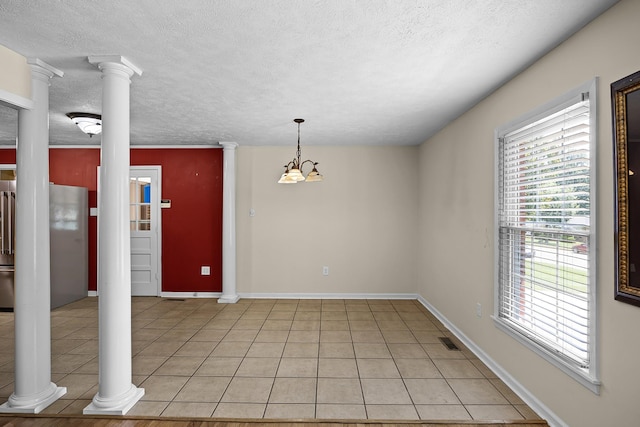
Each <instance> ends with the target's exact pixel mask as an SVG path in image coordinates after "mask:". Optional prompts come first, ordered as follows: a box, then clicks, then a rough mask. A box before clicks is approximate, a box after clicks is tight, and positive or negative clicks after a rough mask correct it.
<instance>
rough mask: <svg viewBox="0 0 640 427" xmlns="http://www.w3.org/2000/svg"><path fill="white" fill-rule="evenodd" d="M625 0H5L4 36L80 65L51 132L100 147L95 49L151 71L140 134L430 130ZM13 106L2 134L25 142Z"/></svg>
mask: <svg viewBox="0 0 640 427" xmlns="http://www.w3.org/2000/svg"><path fill="white" fill-rule="evenodd" d="M615 2H616V0H512V1H505V0H358V1H355V0H316V1H311V0H217V1H213V0H184V1H175V0H135V1H131V0H99V1H94V0H55V1H54V0H49V1H42V0H0V44H2V45H5V46H6V47H8V48H9V49H12V50H14V51H16V52H18V53H19V54H22V55H24V56H26V57H37V58H40V59H42V60H43V61H45V62H47V63H49V64H51V65H52V66H54V67H56V68H58V69H60V70H62V71H64V73H65V75H64V77H63V78H55V79H53V80H52V82H51V89H50V90H51V92H50V94H51V95H50V109H51V114H50V142H51V144H65V145H67V144H99V137H94V138H92V139H89V138H88V137H87V136H86V135H84V134H82V133H81V132H80V130H79V129H78V128H77V127H76V126H75V125H74V124H73V123H72V122H71V121H70V120H69V119H68V118H67V117H66V116H65V114H66V113H68V112H71V111H83V112H90V113H98V114H99V113H100V112H101V97H102V95H101V80H100V72H99V71H98V70H97V69H96V68H95V67H93V66H92V65H90V64H89V63H88V62H87V56H89V55H103V54H108V55H122V56H125V57H127V58H128V59H129V60H131V61H132V62H133V63H135V64H136V65H137V66H138V67H140V68H141V69H142V70H143V74H142V76H141V77H134V78H133V82H132V85H131V144H132V145H142V144H152V145H159V144H171V145H178V144H213V143H216V142H217V141H235V142H237V143H239V144H240V145H295V141H296V138H297V136H296V135H297V134H296V125H295V124H294V123H293V119H294V118H296V117H302V118H304V119H305V120H306V122H305V123H304V124H303V125H302V128H301V134H302V144H303V145H347V144H371V145H382V144H399V145H414V144H420V143H422V142H423V141H425V140H426V139H427V138H428V137H429V136H431V135H433V134H434V133H435V132H437V131H438V130H439V129H441V128H442V127H444V126H445V125H446V124H447V123H448V122H450V121H451V120H453V119H455V118H456V117H458V116H459V115H460V114H462V113H463V112H465V111H466V110H468V109H469V108H470V107H471V106H473V105H474V104H476V103H477V102H478V101H480V100H481V99H482V98H484V97H485V96H487V95H488V94H489V93H491V92H492V91H493V90H495V89H496V88H497V87H498V86H499V85H500V84H502V83H504V82H505V81H506V80H508V79H509V78H511V77H513V76H514V75H515V74H516V73H517V72H519V71H521V70H522V69H523V68H525V67H526V66H527V65H529V64H531V63H532V62H533V61H535V60H536V59H537V58H539V57H540V56H542V55H543V54H544V53H546V52H548V51H549V50H550V49H552V48H553V47H555V46H557V45H558V44H559V43H561V42H562V41H563V40H565V39H566V38H568V37H569V36H570V35H571V34H573V33H574V32H575V31H577V30H578V29H580V28H581V27H582V26H584V25H585V24H586V23H588V22H589V21H591V20H592V19H593V18H594V17H596V16H597V15H599V14H600V13H602V12H603V11H604V10H606V9H607V8H609V7H610V6H611V5H612V4H614V3H615ZM15 117H16V114H15V112H12V111H9V110H8V109H7V108H6V107H3V108H0V143H11V144H12V143H13V142H14V141H15V128H16V126H15Z"/></svg>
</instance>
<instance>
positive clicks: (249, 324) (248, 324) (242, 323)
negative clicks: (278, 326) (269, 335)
mask: <svg viewBox="0 0 640 427" xmlns="http://www.w3.org/2000/svg"><path fill="white" fill-rule="evenodd" d="M244 316H245V315H243V317H242V318H240V319H238V321H237V322H236V323H235V324H234V325H233V328H231V330H232V331H235V330H244V329H247V330H259V329H260V328H262V324H263V323H264V320H265V319H246V318H244Z"/></svg>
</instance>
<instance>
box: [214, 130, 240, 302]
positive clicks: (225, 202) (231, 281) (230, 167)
mask: <svg viewBox="0 0 640 427" xmlns="http://www.w3.org/2000/svg"><path fill="white" fill-rule="evenodd" d="M220 145H222V146H223V147H224V148H223V149H224V166H223V171H222V296H221V297H220V298H219V299H218V302H219V303H236V302H238V300H239V299H240V297H239V296H238V294H237V293H236V149H237V148H238V144H236V143H235V142H221V143H220Z"/></svg>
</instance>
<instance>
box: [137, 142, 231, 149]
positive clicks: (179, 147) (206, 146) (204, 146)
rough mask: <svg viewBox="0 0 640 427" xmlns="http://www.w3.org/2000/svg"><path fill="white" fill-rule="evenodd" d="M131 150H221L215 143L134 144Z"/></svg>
mask: <svg viewBox="0 0 640 427" xmlns="http://www.w3.org/2000/svg"><path fill="white" fill-rule="evenodd" d="M131 148H136V149H137V148H154V149H165V148H169V149H181V148H188V149H194V148H195V149H199V148H217V149H222V147H221V146H219V145H218V143H217V142H212V143H206V144H197V145H196V144H190V145H175V144H172V145H135V144H131Z"/></svg>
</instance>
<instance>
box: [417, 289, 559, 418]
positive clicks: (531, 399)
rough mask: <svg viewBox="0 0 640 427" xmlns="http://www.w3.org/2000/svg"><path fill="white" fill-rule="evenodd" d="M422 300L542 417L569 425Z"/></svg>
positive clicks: (427, 303)
mask: <svg viewBox="0 0 640 427" xmlns="http://www.w3.org/2000/svg"><path fill="white" fill-rule="evenodd" d="M418 302H420V303H421V304H422V305H423V306H424V307H425V308H426V309H427V310H429V311H430V312H431V314H433V315H434V316H435V317H436V318H437V319H438V320H439V321H440V322H441V323H442V324H443V325H444V326H446V327H447V329H449V331H451V333H453V335H455V336H456V338H458V339H459V340H460V341H461V342H462V343H463V344H464V345H465V346H466V347H467V348H468V349H469V350H470V351H471V352H472V353H473V354H475V355H476V356H477V357H478V359H480V360H481V361H482V362H483V363H484V364H485V365H487V367H489V369H491V371H493V373H494V374H496V375H497V376H498V378H500V379H501V380H502V381H503V382H504V383H505V384H506V385H507V386H509V388H510V389H511V390H513V392H514V393H516V394H517V395H518V397H520V398H521V399H522V400H523V401H524V402H525V403H526V404H527V405H528V406H529V407H530V408H531V409H533V410H534V411H535V412H536V413H537V414H538V415H539V416H540V417H542V418H543V419H544V420H545V421H547V423H548V424H549V425H550V426H551V427H556V426H557V427H569V425H568V424H567V423H565V422H564V421H562V419H561V418H560V417H558V416H557V415H556V414H555V413H554V412H553V411H551V409H549V408H548V407H547V406H546V405H545V404H544V403H542V402H541V401H540V400H539V399H538V398H537V397H535V396H534V395H533V394H532V393H531V392H529V390H527V389H526V388H525V387H524V386H523V385H522V384H520V383H519V382H518V381H517V380H516V379H515V378H514V377H513V376H511V374H509V372H507V371H506V370H505V369H504V368H503V367H502V366H500V365H499V364H498V363H497V362H496V361H495V360H493V359H492V358H491V357H490V356H489V355H488V354H487V353H485V352H484V350H482V349H481V348H480V347H479V346H478V345H477V344H476V343H474V342H473V341H472V340H471V339H469V337H467V336H466V335H465V334H464V333H463V332H462V331H461V330H460V329H458V328H457V327H456V326H455V325H454V324H453V323H451V322H450V321H449V319H447V318H446V317H445V316H444V315H443V314H442V313H440V312H439V311H438V310H437V309H436V308H435V307H434V306H432V305H431V304H429V302H428V301H427V300H426V299H424V298H423V297H422V296H418Z"/></svg>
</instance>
